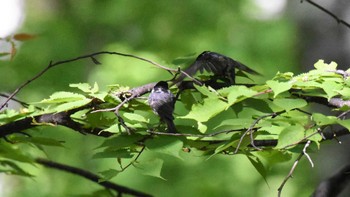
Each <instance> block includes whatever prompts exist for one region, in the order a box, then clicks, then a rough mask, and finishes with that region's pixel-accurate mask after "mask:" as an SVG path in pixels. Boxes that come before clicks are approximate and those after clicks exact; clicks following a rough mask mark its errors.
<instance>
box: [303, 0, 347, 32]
mask: <svg viewBox="0 0 350 197" xmlns="http://www.w3.org/2000/svg"><path fill="white" fill-rule="evenodd" d="M303 1H304V0H301V3H302V2H303ZM305 1H306V2H308V3H310V4H311V5H313V6H315V7H317V8H318V9H320V10H322V11H323V12H325V13H326V14H328V15H329V16H331V17H332V18H334V19H335V20H336V21H337V23H340V24H343V25H345V26H346V27H347V28H350V24H349V23H347V22H345V21H344V20H343V19H340V18H339V17H337V16H336V15H335V14H333V13H332V12H331V11H329V10H327V9H326V8H324V7H322V6H320V5H319V4H317V3H315V2H313V1H311V0H305Z"/></svg>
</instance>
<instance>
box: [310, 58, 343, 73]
mask: <svg viewBox="0 0 350 197" xmlns="http://www.w3.org/2000/svg"><path fill="white" fill-rule="evenodd" d="M314 66H315V68H316V69H317V70H322V71H331V70H336V69H337V63H335V62H331V63H330V64H327V63H325V62H324V60H318V61H317V62H316V63H315V65H314Z"/></svg>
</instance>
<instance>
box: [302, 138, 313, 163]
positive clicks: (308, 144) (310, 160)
mask: <svg viewBox="0 0 350 197" xmlns="http://www.w3.org/2000/svg"><path fill="white" fill-rule="evenodd" d="M310 144H311V140H308V141H307V142H306V144H305V146H304V148H303V153H304V155H305V156H306V158H307V159H308V160H309V162H310V165H311V167H312V168H313V167H314V162H312V159H311V157H310V155H309V154H308V153H307V152H306V149H307V147H309V146H310Z"/></svg>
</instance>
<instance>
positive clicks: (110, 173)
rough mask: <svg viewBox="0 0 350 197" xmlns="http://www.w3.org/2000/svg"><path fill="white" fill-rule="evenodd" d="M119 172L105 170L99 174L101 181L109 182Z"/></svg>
mask: <svg viewBox="0 0 350 197" xmlns="http://www.w3.org/2000/svg"><path fill="white" fill-rule="evenodd" d="M120 172H121V171H119V170H114V169H109V170H105V171H102V172H99V173H100V174H101V175H102V176H103V180H104V181H106V180H110V179H112V178H114V177H115V176H117V175H118V174H119V173H120Z"/></svg>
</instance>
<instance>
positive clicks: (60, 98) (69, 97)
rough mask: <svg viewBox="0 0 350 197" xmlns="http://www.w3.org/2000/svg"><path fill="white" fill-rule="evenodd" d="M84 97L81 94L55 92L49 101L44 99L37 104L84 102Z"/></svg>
mask: <svg viewBox="0 0 350 197" xmlns="http://www.w3.org/2000/svg"><path fill="white" fill-rule="evenodd" d="M84 99H86V97H85V96H84V95H81V94H77V93H72V92H55V93H53V94H52V95H51V96H50V98H49V99H44V100H42V101H40V102H39V103H66V102H73V101H79V100H84Z"/></svg>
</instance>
